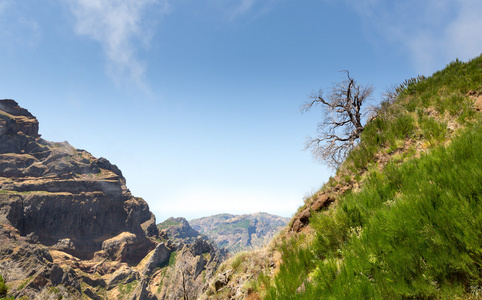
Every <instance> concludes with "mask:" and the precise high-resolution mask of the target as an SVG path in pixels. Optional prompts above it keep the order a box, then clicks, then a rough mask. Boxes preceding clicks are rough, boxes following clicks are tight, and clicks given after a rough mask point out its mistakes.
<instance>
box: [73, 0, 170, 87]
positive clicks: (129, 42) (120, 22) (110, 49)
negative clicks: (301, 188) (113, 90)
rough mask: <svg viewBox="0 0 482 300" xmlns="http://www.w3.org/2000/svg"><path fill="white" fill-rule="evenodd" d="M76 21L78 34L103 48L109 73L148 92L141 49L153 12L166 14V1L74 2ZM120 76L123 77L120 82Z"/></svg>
mask: <svg viewBox="0 0 482 300" xmlns="http://www.w3.org/2000/svg"><path fill="white" fill-rule="evenodd" d="M70 4H71V5H70V9H71V11H72V13H73V14H74V16H75V18H76V24H75V32H76V33H77V34H79V35H84V36H88V37H90V38H92V39H93V40H95V41H97V42H98V43H100V44H101V45H102V48H103V50H104V52H105V55H106V57H107V60H108V69H109V71H110V73H111V74H112V75H114V78H115V79H117V80H119V79H122V77H123V76H127V77H128V78H129V79H130V80H132V81H134V82H135V83H136V84H137V85H138V87H140V88H143V89H145V88H146V84H145V81H144V80H145V79H144V76H145V65H144V63H143V62H142V61H141V60H140V59H139V58H138V57H137V53H136V52H137V50H138V49H139V48H140V46H147V45H148V44H149V39H150V37H151V36H152V33H153V29H152V27H151V26H149V25H151V24H150V20H148V18H147V15H148V13H149V12H151V11H152V10H157V11H159V13H162V12H165V11H166V10H167V2H166V1H165V0H71V2H70ZM119 75H120V76H121V77H120V78H119Z"/></svg>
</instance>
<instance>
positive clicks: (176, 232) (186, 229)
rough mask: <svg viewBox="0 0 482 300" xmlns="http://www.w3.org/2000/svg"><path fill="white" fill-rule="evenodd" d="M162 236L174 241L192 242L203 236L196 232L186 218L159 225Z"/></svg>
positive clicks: (171, 219)
mask: <svg viewBox="0 0 482 300" xmlns="http://www.w3.org/2000/svg"><path fill="white" fill-rule="evenodd" d="M157 229H158V230H159V232H160V234H161V236H163V237H164V238H166V239H171V240H174V241H177V240H179V241H183V242H187V243H189V242H191V241H193V240H194V239H196V238H198V237H200V236H201V234H200V233H199V232H197V231H196V230H194V229H193V228H192V227H191V225H189V222H188V221H187V220H186V219H185V218H182V217H181V218H173V217H171V218H169V219H167V220H165V221H164V222H162V223H159V224H157Z"/></svg>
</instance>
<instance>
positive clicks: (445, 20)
mask: <svg viewBox="0 0 482 300" xmlns="http://www.w3.org/2000/svg"><path fill="white" fill-rule="evenodd" d="M345 1H346V2H347V3H348V5H349V6H350V7H352V8H354V9H355V10H356V11H357V13H358V14H359V15H360V17H361V19H362V20H363V23H364V25H365V26H366V29H367V30H369V31H371V32H375V33H376V34H378V35H379V37H381V38H382V39H385V40H387V41H390V42H392V43H394V44H396V45H397V46H400V47H401V49H405V51H407V52H408V53H409V55H410V56H411V58H412V61H413V64H414V67H415V69H416V70H417V71H418V72H420V73H424V74H429V73H431V72H433V71H434V70H435V69H436V68H440V67H441V65H443V64H444V63H448V62H449V61H451V60H454V59H455V58H459V59H462V60H467V59H470V58H473V57H475V56H477V55H479V54H480V53H481V52H482V39H481V38H480V32H482V18H480V15H481V14H482V2H481V1H480V0H428V1H419V0H407V1H381V0H345Z"/></svg>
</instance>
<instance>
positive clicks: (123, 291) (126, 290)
mask: <svg viewBox="0 0 482 300" xmlns="http://www.w3.org/2000/svg"><path fill="white" fill-rule="evenodd" d="M137 283H138V281H137V280H134V281H132V282H129V283H126V284H122V283H121V284H119V286H118V288H119V296H118V298H119V299H124V297H128V296H129V295H130V294H131V293H132V292H133V291H134V289H135V287H136V286H137Z"/></svg>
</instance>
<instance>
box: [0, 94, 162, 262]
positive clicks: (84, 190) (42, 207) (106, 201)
mask: <svg viewBox="0 0 482 300" xmlns="http://www.w3.org/2000/svg"><path fill="white" fill-rule="evenodd" d="M0 120H1V121H0V145H1V146H0V190H1V193H0V221H1V222H8V224H10V225H12V226H13V227H15V228H17V229H18V230H19V231H20V234H21V235H22V236H27V237H28V238H29V239H30V240H32V241H35V242H39V243H41V244H43V245H46V246H51V247H53V248H56V249H58V250H62V251H65V252H67V253H70V254H73V255H76V256H77V257H81V258H91V257H93V255H94V253H95V252H97V251H101V250H103V249H102V246H103V243H104V241H106V240H108V239H111V238H114V237H115V236H117V235H120V234H122V233H124V232H129V233H130V234H132V235H133V236H134V237H135V240H136V242H137V243H138V244H139V243H142V244H143V247H141V248H143V249H136V250H141V252H142V251H143V252H144V254H146V253H147V252H148V250H150V249H151V248H153V247H154V246H153V245H152V243H149V239H148V236H153V235H155V234H157V228H156V227H155V219H154V216H153V214H152V213H151V212H150V211H149V207H148V206H147V203H146V202H145V201H144V200H142V199H141V198H136V197H133V196H132V195H131V193H130V192H129V190H128V189H127V187H126V185H125V179H124V177H123V176H122V173H121V172H120V170H119V169H118V168H117V167H116V166H114V165H112V164H111V163H110V162H109V161H108V160H106V159H105V158H100V159H97V158H95V157H93V156H92V155H90V153H88V152H87V151H84V150H78V149H75V148H74V147H72V146H70V145H69V144H68V143H67V142H63V143H52V142H48V141H46V140H43V139H42V138H40V136H39V134H38V121H37V119H36V118H35V117H34V116H32V114H30V113H29V112H28V111H27V110H25V109H23V108H20V107H19V106H18V104H17V103H16V102H15V101H13V100H0ZM124 258H125V259H127V256H124ZM130 258H133V257H130ZM134 259H135V258H134ZM137 259H140V257H137Z"/></svg>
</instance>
